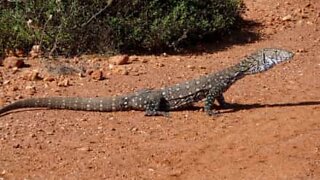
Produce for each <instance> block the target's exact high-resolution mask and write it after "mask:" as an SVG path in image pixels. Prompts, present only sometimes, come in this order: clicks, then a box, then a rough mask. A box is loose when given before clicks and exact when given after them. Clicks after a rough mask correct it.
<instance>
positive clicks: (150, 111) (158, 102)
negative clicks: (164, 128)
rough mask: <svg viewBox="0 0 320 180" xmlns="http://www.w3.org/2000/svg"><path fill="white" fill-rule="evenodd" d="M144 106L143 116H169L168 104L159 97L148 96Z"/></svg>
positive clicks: (156, 95)
mask: <svg viewBox="0 0 320 180" xmlns="http://www.w3.org/2000/svg"><path fill="white" fill-rule="evenodd" d="M144 106H145V116H166V117H168V116H169V109H170V105H169V102H168V101H167V100H166V99H165V98H164V97H163V96H162V95H161V94H154V95H149V96H148V100H147V102H146V104H145V105H144Z"/></svg>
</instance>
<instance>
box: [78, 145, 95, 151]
mask: <svg viewBox="0 0 320 180" xmlns="http://www.w3.org/2000/svg"><path fill="white" fill-rule="evenodd" d="M78 150H79V151H92V149H91V148H90V147H86V146H85V147H81V148H78Z"/></svg>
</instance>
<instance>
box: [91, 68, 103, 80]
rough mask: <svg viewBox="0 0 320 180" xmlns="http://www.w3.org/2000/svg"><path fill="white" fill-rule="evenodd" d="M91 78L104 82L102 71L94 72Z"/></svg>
mask: <svg viewBox="0 0 320 180" xmlns="http://www.w3.org/2000/svg"><path fill="white" fill-rule="evenodd" d="M90 76H91V78H92V79H94V80H98V81H99V80H103V79H104V77H103V73H102V71H100V70H95V71H93V72H92V73H91V74H90Z"/></svg>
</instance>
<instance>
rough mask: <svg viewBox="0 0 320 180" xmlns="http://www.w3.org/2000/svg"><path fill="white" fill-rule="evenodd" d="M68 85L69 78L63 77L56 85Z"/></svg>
mask: <svg viewBox="0 0 320 180" xmlns="http://www.w3.org/2000/svg"><path fill="white" fill-rule="evenodd" d="M70 85H71V84H70V81H69V79H64V80H61V81H59V82H58V86H60V87H68V86H70Z"/></svg>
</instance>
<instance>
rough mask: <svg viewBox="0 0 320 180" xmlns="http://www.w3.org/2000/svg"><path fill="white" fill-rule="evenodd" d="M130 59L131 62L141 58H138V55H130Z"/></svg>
mask: <svg viewBox="0 0 320 180" xmlns="http://www.w3.org/2000/svg"><path fill="white" fill-rule="evenodd" d="M129 61H130V62H133V61H139V58H138V56H130V57H129Z"/></svg>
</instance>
